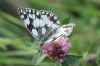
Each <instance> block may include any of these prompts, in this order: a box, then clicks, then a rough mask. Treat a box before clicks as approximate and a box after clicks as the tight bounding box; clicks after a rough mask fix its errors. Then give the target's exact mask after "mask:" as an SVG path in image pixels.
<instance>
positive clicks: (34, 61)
mask: <svg viewBox="0 0 100 66" xmlns="http://www.w3.org/2000/svg"><path fill="white" fill-rule="evenodd" d="M45 57H46V55H45V54H42V52H37V53H36V54H34V56H33V59H32V64H33V65H38V64H39V63H41V62H42V61H43V60H44V59H45Z"/></svg>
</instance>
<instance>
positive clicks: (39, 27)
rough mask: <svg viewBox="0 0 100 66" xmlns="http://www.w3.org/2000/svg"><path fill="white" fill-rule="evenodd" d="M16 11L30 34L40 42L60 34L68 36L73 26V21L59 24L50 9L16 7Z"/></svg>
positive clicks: (52, 38) (45, 41)
mask: <svg viewBox="0 0 100 66" xmlns="http://www.w3.org/2000/svg"><path fill="white" fill-rule="evenodd" d="M18 13H19V16H20V18H21V19H22V21H23V22H24V24H25V26H26V28H27V29H28V31H29V32H30V34H31V35H32V36H33V37H35V38H36V39H38V40H39V41H40V42H41V44H44V43H47V42H49V41H52V40H54V39H56V38H58V37H61V36H66V37H68V36H69V35H70V34H71V32H72V30H73V28H74V26H75V24H74V23H69V24H66V25H62V26H60V21H59V18H58V17H57V16H56V15H55V14H54V13H52V12H50V11H45V10H36V9H31V8H18Z"/></svg>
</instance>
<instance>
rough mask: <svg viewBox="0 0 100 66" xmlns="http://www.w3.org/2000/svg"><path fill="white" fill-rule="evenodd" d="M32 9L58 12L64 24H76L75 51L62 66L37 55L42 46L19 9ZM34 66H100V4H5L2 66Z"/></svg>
mask: <svg viewBox="0 0 100 66" xmlns="http://www.w3.org/2000/svg"><path fill="white" fill-rule="evenodd" d="M17 1H18V2H20V3H18V2H17ZM22 4H24V5H22ZM21 5H22V6H21ZM29 6H30V7H31V8H35V9H39V10H40V9H42V10H48V11H52V12H54V13H55V14H57V15H58V16H59V18H60V19H61V22H62V24H67V23H69V22H74V23H75V24H76V26H75V29H74V31H73V33H72V35H71V36H70V37H69V40H70V42H71V43H72V48H71V50H70V52H69V55H68V56H66V60H65V62H63V63H62V64H61V63H59V62H55V61H53V60H50V59H49V58H45V57H44V55H42V56H41V57H38V58H36V57H37V55H38V56H39V55H41V53H40V54H39V53H37V52H38V50H39V42H38V41H37V40H35V38H33V37H32V36H31V35H30V34H29V33H28V31H27V30H26V28H25V27H24V25H23V23H22V22H21V19H20V18H19V16H18V13H17V8H18V7H29ZM33 57H35V59H34V58H33ZM32 58H33V60H32ZM32 64H37V65H38V66H99V65H100V0H24V1H23V0H16V1H15V0H1V1H0V66H34V65H32Z"/></svg>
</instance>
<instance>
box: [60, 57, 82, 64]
mask: <svg viewBox="0 0 100 66" xmlns="http://www.w3.org/2000/svg"><path fill="white" fill-rule="evenodd" d="M81 57H82V56H76V55H67V56H66V58H65V60H64V62H62V66H73V65H76V63H77V62H78V61H79V59H80V58H81ZM76 66H77V65H76Z"/></svg>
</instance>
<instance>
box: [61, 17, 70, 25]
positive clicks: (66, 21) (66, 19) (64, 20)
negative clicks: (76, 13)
mask: <svg viewBox="0 0 100 66" xmlns="http://www.w3.org/2000/svg"><path fill="white" fill-rule="evenodd" d="M69 21H70V17H65V18H64V19H63V20H62V21H61V25H64V24H67V23H69Z"/></svg>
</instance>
